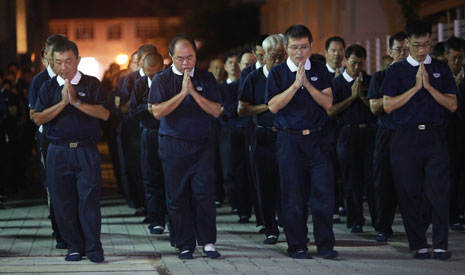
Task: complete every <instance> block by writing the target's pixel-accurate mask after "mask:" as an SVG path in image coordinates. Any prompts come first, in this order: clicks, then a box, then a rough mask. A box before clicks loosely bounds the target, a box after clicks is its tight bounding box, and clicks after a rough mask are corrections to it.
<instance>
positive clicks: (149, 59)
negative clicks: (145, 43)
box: [144, 52, 163, 66]
mask: <svg viewBox="0 0 465 275" xmlns="http://www.w3.org/2000/svg"><path fill="white" fill-rule="evenodd" d="M145 63H147V64H148V65H150V66H153V65H155V64H157V63H161V64H162V65H163V56H161V54H159V53H158V52H150V53H149V54H147V55H146V56H145V57H144V64H145Z"/></svg>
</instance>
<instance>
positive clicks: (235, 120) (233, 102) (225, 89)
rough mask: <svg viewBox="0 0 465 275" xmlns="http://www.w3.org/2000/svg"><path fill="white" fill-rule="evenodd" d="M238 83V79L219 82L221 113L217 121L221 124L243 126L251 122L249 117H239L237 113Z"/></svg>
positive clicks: (234, 126)
mask: <svg viewBox="0 0 465 275" xmlns="http://www.w3.org/2000/svg"><path fill="white" fill-rule="evenodd" d="M239 85H240V84H239V81H238V80H236V81H234V82H232V83H230V84H227V83H222V84H220V92H221V99H222V100H221V102H222V105H223V115H222V116H221V117H220V118H219V121H220V124H221V125H223V126H228V127H233V128H245V127H247V126H248V125H249V124H250V123H251V119H250V117H240V116H239V115H238V114H237V105H238V104H239V100H238V97H239Z"/></svg>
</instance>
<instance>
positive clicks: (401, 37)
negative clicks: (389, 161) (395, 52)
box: [389, 32, 407, 49]
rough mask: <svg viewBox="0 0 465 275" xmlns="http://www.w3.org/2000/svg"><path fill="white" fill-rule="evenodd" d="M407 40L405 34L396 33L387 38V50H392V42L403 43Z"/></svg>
mask: <svg viewBox="0 0 465 275" xmlns="http://www.w3.org/2000/svg"><path fill="white" fill-rule="evenodd" d="M405 39H407V34H406V33H405V32H397V33H395V34H393V35H391V37H389V49H392V46H394V41H404V40H405Z"/></svg>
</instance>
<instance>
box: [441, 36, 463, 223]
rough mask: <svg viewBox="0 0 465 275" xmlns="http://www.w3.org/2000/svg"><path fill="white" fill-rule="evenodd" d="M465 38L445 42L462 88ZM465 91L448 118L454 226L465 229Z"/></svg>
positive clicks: (451, 216)
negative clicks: (464, 96) (464, 212)
mask: <svg viewBox="0 0 465 275" xmlns="http://www.w3.org/2000/svg"><path fill="white" fill-rule="evenodd" d="M464 43H465V42H464V40H463V39H461V38H457V37H455V36H452V37H450V38H449V39H447V41H446V42H445V43H444V49H445V51H444V57H445V58H446V61H447V64H448V65H449V68H450V70H451V71H452V74H453V75H454V77H455V83H456V84H457V86H458V87H460V86H459V85H460V84H461V82H463V79H464V76H465V71H464V68H463V64H462V62H463V57H464V46H465V45H464ZM462 92H463V90H462V89H459V90H458V93H457V102H458V104H457V112H455V113H451V114H450V115H449V116H448V119H447V145H448V148H449V154H450V167H451V175H452V177H451V190H450V196H451V197H450V215H449V216H450V221H449V225H450V229H451V230H453V231H464V230H465V228H464V227H463V225H462V223H461V222H460V215H461V214H462V215H463V210H464V195H465V194H464V191H465V190H464V189H465V182H464V181H465V146H464V145H465V144H464V142H463V140H464V139H465V121H464V119H465V117H464V115H465V114H464V110H463V108H464V107H465V106H464V105H463V100H464V98H463V94H462Z"/></svg>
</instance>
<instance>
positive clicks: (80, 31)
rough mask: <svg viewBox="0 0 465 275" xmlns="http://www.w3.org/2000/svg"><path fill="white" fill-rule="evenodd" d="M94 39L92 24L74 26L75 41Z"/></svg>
mask: <svg viewBox="0 0 465 275" xmlns="http://www.w3.org/2000/svg"><path fill="white" fill-rule="evenodd" d="M92 39H94V26H93V25H92V24H86V23H84V24H76V40H92Z"/></svg>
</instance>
